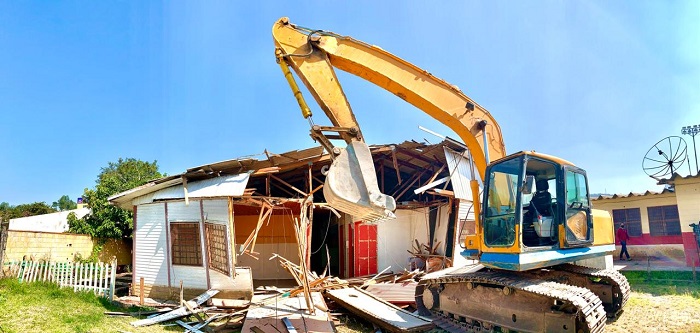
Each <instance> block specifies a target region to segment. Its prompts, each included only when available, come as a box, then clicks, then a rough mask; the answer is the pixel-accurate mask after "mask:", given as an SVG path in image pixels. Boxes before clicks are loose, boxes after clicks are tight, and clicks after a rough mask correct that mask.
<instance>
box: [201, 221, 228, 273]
mask: <svg viewBox="0 0 700 333" xmlns="http://www.w3.org/2000/svg"><path fill="white" fill-rule="evenodd" d="M204 230H205V233H206V235H207V257H208V261H209V268H210V269H213V270H215V271H218V272H221V273H223V274H226V275H229V274H230V271H229V262H228V246H227V242H226V240H227V239H228V237H227V236H226V225H223V224H214V223H205V224H204Z"/></svg>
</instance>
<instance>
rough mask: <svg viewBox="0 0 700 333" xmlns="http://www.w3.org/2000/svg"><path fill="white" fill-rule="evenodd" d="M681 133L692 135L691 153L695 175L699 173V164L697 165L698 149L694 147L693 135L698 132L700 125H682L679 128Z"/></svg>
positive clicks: (699, 131)
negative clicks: (693, 159) (693, 157)
mask: <svg viewBox="0 0 700 333" xmlns="http://www.w3.org/2000/svg"><path fill="white" fill-rule="evenodd" d="M681 133H682V134H687V135H690V136H691V137H693V153H694V155H695V175H697V174H698V173H700V166H698V150H697V149H696V148H695V136H696V135H697V134H698V133H700V125H692V126H683V128H681ZM691 176H692V175H691Z"/></svg>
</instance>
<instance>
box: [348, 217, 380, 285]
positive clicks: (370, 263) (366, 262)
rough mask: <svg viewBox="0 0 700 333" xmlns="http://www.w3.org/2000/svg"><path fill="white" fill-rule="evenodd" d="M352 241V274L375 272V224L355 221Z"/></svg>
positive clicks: (359, 274)
mask: <svg viewBox="0 0 700 333" xmlns="http://www.w3.org/2000/svg"><path fill="white" fill-rule="evenodd" d="M353 241H354V242H353V250H354V251H353V252H354V259H355V260H354V264H353V267H354V270H353V273H354V276H362V275H370V274H377V225H376V224H375V225H368V224H362V221H358V222H355V232H354V237H353ZM351 262H352V261H351Z"/></svg>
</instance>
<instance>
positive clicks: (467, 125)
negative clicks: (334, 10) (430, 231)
mask: <svg viewBox="0 0 700 333" xmlns="http://www.w3.org/2000/svg"><path fill="white" fill-rule="evenodd" d="M272 35H273V38H274V41H275V45H276V47H277V51H276V52H277V57H278V61H284V62H286V63H287V64H288V65H289V66H290V67H291V68H292V69H293V70H294V71H295V72H296V73H297V75H298V76H299V78H300V79H301V80H302V81H303V82H304V84H305V85H306V87H307V88H308V90H309V92H310V93H311V94H312V95H313V97H314V99H315V100H316V102H318V104H319V106H320V107H321V109H322V110H323V111H324V112H325V113H326V115H327V116H328V118H329V119H330V120H331V122H332V123H333V125H334V126H338V127H345V128H353V127H355V128H358V129H359V128H360V126H359V124H358V123H357V120H356V119H355V116H354V114H353V112H352V109H351V107H350V103H348V100H347V98H346V96H345V93H344V92H343V89H342V87H341V85H340V83H339V82H338V77H337V76H336V73H335V70H334V69H333V68H334V67H335V68H338V69H340V70H343V71H345V72H348V73H351V74H354V75H356V76H359V77H361V78H363V79H365V80H367V81H369V82H372V83H374V84H375V85H377V86H379V87H382V88H384V89H386V90H387V91H389V92H391V93H392V94H394V95H396V96H398V97H399V98H401V99H403V100H405V101H406V102H408V103H410V104H412V105H413V106H415V107H417V108H418V109H420V110H422V111H423V112H425V113H427V114H429V115H430V116H431V117H433V118H434V119H436V120H438V121H439V122H441V123H443V124H445V125H446V126H447V127H449V128H450V129H452V130H453V131H454V132H455V133H457V135H458V136H459V137H460V138H461V139H462V141H463V142H464V143H465V144H466V145H467V147H468V148H469V150H470V152H471V157H472V159H473V161H474V165H475V167H476V169H477V170H478V173H479V176H480V177H481V179H484V173H485V170H486V165H487V164H488V161H487V159H490V160H496V159H499V158H501V157H504V156H505V144H504V142H503V136H502V134H501V128H500V127H499V125H498V123H497V122H496V121H495V120H494V118H493V117H492V116H491V114H490V113H489V112H488V111H487V110H486V109H485V108H483V107H482V106H480V105H479V104H478V103H476V102H474V101H473V100H472V99H471V98H469V97H468V96H467V95H465V94H464V93H463V92H462V91H461V90H459V89H458V88H457V87H455V86H453V85H451V84H449V83H447V82H445V81H443V80H441V79H439V78H437V77H435V76H433V75H432V74H430V73H428V72H427V71H425V70H423V69H420V68H418V67H416V66H415V65H413V64H411V63H408V62H406V61H405V60H403V59H401V58H399V57H397V56H395V55H393V54H391V53H389V52H387V51H384V50H383V49H381V48H380V47H377V46H373V45H369V44H366V43H363V42H361V41H358V40H356V39H353V38H351V37H347V36H340V35H337V34H334V33H331V32H325V31H321V30H311V29H307V28H303V27H300V26H297V25H294V24H291V23H289V19H288V18H286V17H285V18H281V19H279V20H278V21H277V22H276V23H275V24H274V26H273V28H272ZM484 134H485V135H484ZM341 136H342V137H343V139H345V141H347V142H348V143H349V142H351V141H354V140H362V135H361V132H360V133H359V134H358V135H356V136H352V135H350V134H346V133H341ZM485 143H486V144H485ZM484 147H487V148H486V149H484ZM477 195H478V194H477Z"/></svg>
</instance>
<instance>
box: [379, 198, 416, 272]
mask: <svg viewBox="0 0 700 333" xmlns="http://www.w3.org/2000/svg"><path fill="white" fill-rule="evenodd" d="M395 213H396V219H394V220H387V221H383V222H379V223H378V224H377V246H378V249H377V269H378V270H379V271H382V270H383V269H385V268H387V267H389V266H391V271H394V272H400V271H402V270H403V269H405V268H408V259H409V258H410V257H411V255H410V254H409V253H408V252H406V250H410V249H411V244H412V243H413V240H414V239H418V241H419V242H420V243H425V244H427V243H428V236H429V235H428V221H429V219H428V210H427V208H420V209H416V210H407V209H397V210H396V212H395Z"/></svg>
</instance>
